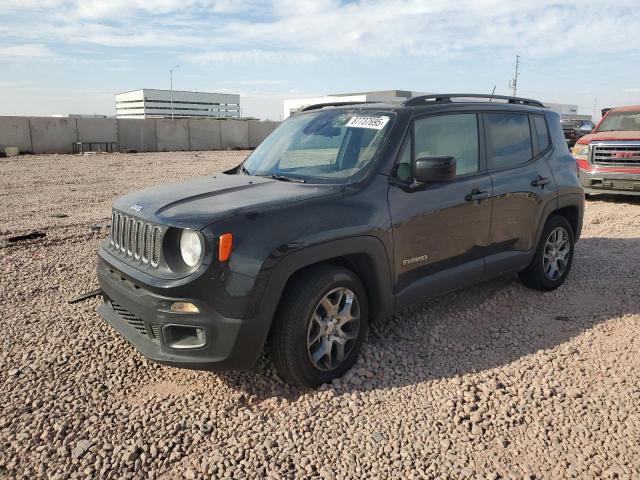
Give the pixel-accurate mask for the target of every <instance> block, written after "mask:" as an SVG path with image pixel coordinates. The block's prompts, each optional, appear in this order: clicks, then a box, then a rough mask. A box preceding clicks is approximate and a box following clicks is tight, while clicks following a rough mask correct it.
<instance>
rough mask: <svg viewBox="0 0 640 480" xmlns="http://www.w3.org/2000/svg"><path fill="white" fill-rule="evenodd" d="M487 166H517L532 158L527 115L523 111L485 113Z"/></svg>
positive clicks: (497, 167)
mask: <svg viewBox="0 0 640 480" xmlns="http://www.w3.org/2000/svg"><path fill="white" fill-rule="evenodd" d="M484 126H485V136H486V140H487V157H488V161H489V167H490V168H492V169H504V168H512V167H517V166H518V165H522V164H525V163H527V162H528V161H529V160H531V159H532V158H533V142H532V139H531V128H530V126H529V116H528V115H527V114H524V113H486V114H485V116H484Z"/></svg>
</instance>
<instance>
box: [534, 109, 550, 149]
mask: <svg viewBox="0 0 640 480" xmlns="http://www.w3.org/2000/svg"><path fill="white" fill-rule="evenodd" d="M533 123H534V124H535V126H536V133H537V135H538V149H539V151H540V152H543V151H545V150H546V149H547V147H548V146H549V133H548V132H547V121H546V120H545V119H544V117H543V116H542V115H534V116H533Z"/></svg>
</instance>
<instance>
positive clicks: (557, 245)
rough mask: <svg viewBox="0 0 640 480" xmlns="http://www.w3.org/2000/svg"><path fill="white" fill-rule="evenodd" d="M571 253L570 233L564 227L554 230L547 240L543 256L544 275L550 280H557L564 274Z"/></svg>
mask: <svg viewBox="0 0 640 480" xmlns="http://www.w3.org/2000/svg"><path fill="white" fill-rule="evenodd" d="M570 253H571V242H570V241H569V233H568V232H567V231H566V230H565V228H564V227H556V228H554V229H553V230H552V231H551V233H550V234H549V237H548V238H547V242H546V243H545V246H544V254H543V256H542V266H543V269H544V273H545V275H546V276H547V278H548V279H549V280H557V279H558V278H560V277H561V276H562V275H563V274H564V272H565V270H566V269H567V264H568V262H569V254H570Z"/></svg>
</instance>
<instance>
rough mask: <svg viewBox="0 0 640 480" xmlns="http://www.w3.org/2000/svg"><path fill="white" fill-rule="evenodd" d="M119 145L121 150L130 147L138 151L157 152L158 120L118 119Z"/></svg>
mask: <svg viewBox="0 0 640 480" xmlns="http://www.w3.org/2000/svg"><path fill="white" fill-rule="evenodd" d="M118 145H119V147H120V150H121V151H123V150H125V149H127V148H128V149H132V150H137V151H138V152H157V151H158V142H157V137H156V121H155V120H142V119H140V120H138V119H133V118H126V119H124V118H122V119H118Z"/></svg>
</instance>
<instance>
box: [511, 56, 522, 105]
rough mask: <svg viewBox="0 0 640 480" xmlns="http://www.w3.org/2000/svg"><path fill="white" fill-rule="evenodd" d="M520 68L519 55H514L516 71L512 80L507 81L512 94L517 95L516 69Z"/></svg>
mask: <svg viewBox="0 0 640 480" xmlns="http://www.w3.org/2000/svg"><path fill="white" fill-rule="evenodd" d="M519 68H520V55H516V73H515V75H514V76H513V80H511V81H510V82H509V86H510V87H511V88H513V96H514V97H515V96H517V93H518V75H519V73H518V69H519Z"/></svg>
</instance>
